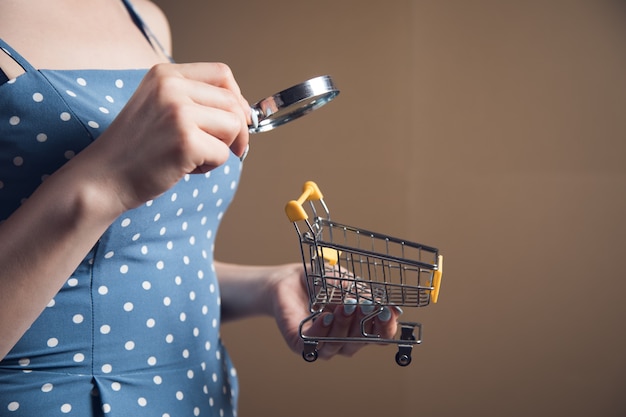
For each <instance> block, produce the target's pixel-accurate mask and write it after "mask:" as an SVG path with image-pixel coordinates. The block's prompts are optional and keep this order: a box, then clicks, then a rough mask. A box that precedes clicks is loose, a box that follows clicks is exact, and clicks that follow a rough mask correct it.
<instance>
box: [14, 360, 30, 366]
mask: <svg viewBox="0 0 626 417" xmlns="http://www.w3.org/2000/svg"><path fill="white" fill-rule="evenodd" d="M17 363H19V364H20V366H28V365H30V359H28V358H22V359H20V360H19V361H17Z"/></svg>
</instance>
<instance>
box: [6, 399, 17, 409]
mask: <svg viewBox="0 0 626 417" xmlns="http://www.w3.org/2000/svg"><path fill="white" fill-rule="evenodd" d="M7 408H8V409H9V411H17V409H18V408H20V403H18V402H17V401H13V402H10V403H9V405H8V406H7Z"/></svg>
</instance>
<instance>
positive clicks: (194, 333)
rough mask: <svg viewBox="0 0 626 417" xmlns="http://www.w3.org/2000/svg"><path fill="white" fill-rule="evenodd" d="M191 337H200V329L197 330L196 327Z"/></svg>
mask: <svg viewBox="0 0 626 417" xmlns="http://www.w3.org/2000/svg"><path fill="white" fill-rule="evenodd" d="M193 335H194V336H195V337H198V336H199V335H200V329H198V328H197V327H194V328H193Z"/></svg>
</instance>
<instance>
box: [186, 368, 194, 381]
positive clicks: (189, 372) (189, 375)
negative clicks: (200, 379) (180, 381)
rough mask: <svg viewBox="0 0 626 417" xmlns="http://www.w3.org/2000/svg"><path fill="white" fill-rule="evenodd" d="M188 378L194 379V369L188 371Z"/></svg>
mask: <svg viewBox="0 0 626 417" xmlns="http://www.w3.org/2000/svg"><path fill="white" fill-rule="evenodd" d="M187 379H193V371H192V370H191V369H190V370H188V371H187Z"/></svg>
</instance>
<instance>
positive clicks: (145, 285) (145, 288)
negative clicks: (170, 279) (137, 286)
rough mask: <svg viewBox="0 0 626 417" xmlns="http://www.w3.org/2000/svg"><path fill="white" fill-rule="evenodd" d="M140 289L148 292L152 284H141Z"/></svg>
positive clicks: (148, 282)
mask: <svg viewBox="0 0 626 417" xmlns="http://www.w3.org/2000/svg"><path fill="white" fill-rule="evenodd" d="M141 287H142V288H143V289H144V290H146V291H148V290H149V289H150V288H152V284H151V283H150V281H144V282H142V283H141Z"/></svg>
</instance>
